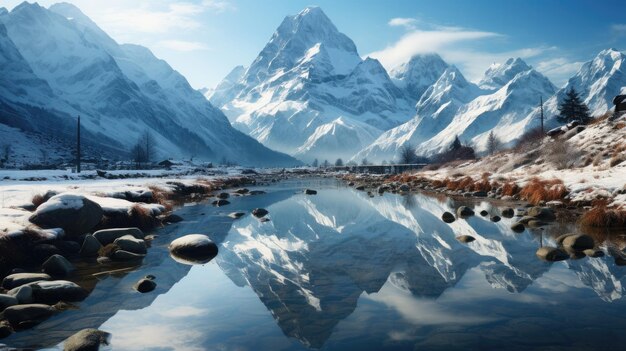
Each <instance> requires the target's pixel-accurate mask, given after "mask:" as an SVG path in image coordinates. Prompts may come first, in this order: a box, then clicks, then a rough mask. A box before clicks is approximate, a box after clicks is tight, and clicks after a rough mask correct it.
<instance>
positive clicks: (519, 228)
mask: <svg viewBox="0 0 626 351" xmlns="http://www.w3.org/2000/svg"><path fill="white" fill-rule="evenodd" d="M511 230H513V231H514V232H516V233H522V232H523V231H524V230H526V227H524V224H523V223H520V222H516V223H513V224H512V225H511Z"/></svg>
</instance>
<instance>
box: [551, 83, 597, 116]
mask: <svg viewBox="0 0 626 351" xmlns="http://www.w3.org/2000/svg"><path fill="white" fill-rule="evenodd" d="M556 119H557V121H559V122H561V123H569V122H580V123H581V124H586V123H588V122H589V120H591V116H590V114H589V107H587V105H585V104H584V103H583V102H582V101H581V99H580V96H579V94H578V93H577V92H576V90H574V88H573V87H572V88H570V89H569V90H568V91H567V92H566V93H565V98H564V99H563V101H562V102H561V104H560V105H559V115H558V116H557V118H556Z"/></svg>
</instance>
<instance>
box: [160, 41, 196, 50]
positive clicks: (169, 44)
mask: <svg viewBox="0 0 626 351" xmlns="http://www.w3.org/2000/svg"><path fill="white" fill-rule="evenodd" d="M157 45H158V46H160V47H162V48H165V49H170V50H175V51H183V52H191V51H199V50H208V47H207V46H206V45H204V44H203V43H200V42H197V41H185V40H162V41H160V42H158V43H157Z"/></svg>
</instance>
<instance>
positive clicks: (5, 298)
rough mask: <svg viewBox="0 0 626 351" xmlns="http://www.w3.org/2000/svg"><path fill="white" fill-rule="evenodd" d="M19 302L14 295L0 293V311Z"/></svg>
mask: <svg viewBox="0 0 626 351" xmlns="http://www.w3.org/2000/svg"><path fill="white" fill-rule="evenodd" d="M19 303H20V302H19V301H18V300H17V298H16V297H15V296H11V295H6V294H0V312H2V311H4V309H5V308H7V307H11V306H15V305H17V304H19Z"/></svg>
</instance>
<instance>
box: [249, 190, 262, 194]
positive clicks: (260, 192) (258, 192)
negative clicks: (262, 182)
mask: <svg viewBox="0 0 626 351" xmlns="http://www.w3.org/2000/svg"><path fill="white" fill-rule="evenodd" d="M263 194H265V191H263V190H252V191H251V192H249V193H248V195H263Z"/></svg>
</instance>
